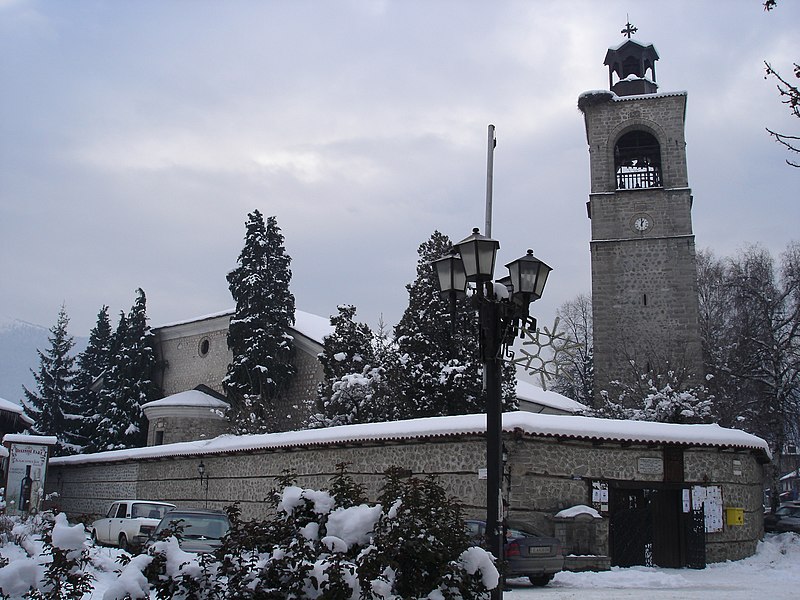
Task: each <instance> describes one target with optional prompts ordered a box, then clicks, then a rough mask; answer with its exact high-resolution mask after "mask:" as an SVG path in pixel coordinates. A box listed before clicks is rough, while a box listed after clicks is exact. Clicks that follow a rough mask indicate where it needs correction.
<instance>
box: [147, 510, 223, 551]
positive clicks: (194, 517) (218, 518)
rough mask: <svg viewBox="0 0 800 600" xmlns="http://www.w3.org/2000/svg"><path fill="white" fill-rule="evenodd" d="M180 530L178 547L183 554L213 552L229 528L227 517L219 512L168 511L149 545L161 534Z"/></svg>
mask: <svg viewBox="0 0 800 600" xmlns="http://www.w3.org/2000/svg"><path fill="white" fill-rule="evenodd" d="M170 527H172V528H177V529H181V533H180V536H179V538H178V539H179V541H178V545H179V546H180V547H181V550H184V551H185V552H198V553H200V552H213V551H214V550H216V549H217V548H219V547H220V545H221V544H222V538H223V537H225V534H227V533H228V531H229V530H230V528H231V524H230V521H228V516H227V515H226V514H225V513H224V512H222V511H221V510H210V509H207V508H179V509H175V510H171V511H169V512H168V513H167V514H166V515H164V518H163V519H161V522H160V523H159V524H158V526H157V527H156V530H155V532H153V535H152V536H151V538H150V540H151V541H150V543H152V542H153V541H155V540H157V539H159V538H161V537H162V532H164V531H165V530H167V529H169V528H170Z"/></svg>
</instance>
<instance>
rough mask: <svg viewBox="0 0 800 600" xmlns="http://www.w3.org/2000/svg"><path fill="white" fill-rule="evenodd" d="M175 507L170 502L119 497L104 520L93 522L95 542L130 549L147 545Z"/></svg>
mask: <svg viewBox="0 0 800 600" xmlns="http://www.w3.org/2000/svg"><path fill="white" fill-rule="evenodd" d="M173 508H175V505H174V504H169V503H168V502H152V501H150V500H118V501H116V502H114V504H112V505H111V508H109V509H108V512H107V513H106V516H105V518H104V519H98V520H97V521H95V522H94V523H92V530H91V531H92V541H93V542H94V543H95V544H110V545H112V546H119V547H120V548H122V549H123V550H127V549H128V548H130V547H131V546H139V545H141V544H143V543H144V542H145V541H146V540H147V538H148V537H149V536H150V534H151V533H153V531H154V530H155V528H156V525H158V523H159V521H161V519H162V518H163V517H164V515H165V514H167V512H169V511H170V510H172V509H173Z"/></svg>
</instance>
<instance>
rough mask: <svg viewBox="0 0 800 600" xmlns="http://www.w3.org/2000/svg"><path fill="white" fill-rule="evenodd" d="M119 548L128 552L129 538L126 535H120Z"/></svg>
mask: <svg viewBox="0 0 800 600" xmlns="http://www.w3.org/2000/svg"><path fill="white" fill-rule="evenodd" d="M119 547H120V548H122V549H123V550H125V551H127V550H128V537H127V536H126V535H125V534H124V533H120V534H119Z"/></svg>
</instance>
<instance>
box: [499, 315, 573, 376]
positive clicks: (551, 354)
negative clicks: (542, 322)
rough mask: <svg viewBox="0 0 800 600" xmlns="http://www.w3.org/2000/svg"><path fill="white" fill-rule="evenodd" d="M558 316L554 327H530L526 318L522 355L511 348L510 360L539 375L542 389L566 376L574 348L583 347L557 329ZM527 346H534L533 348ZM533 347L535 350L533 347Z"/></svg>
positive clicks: (523, 330) (523, 327)
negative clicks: (554, 379)
mask: <svg viewBox="0 0 800 600" xmlns="http://www.w3.org/2000/svg"><path fill="white" fill-rule="evenodd" d="M558 322H559V318H558V317H556V319H555V321H554V322H553V328H552V329H548V328H547V327H543V328H541V329H539V328H536V329H534V330H530V329H528V328H527V327H526V325H527V322H526V323H524V324H523V325H522V328H521V333H522V335H523V336H524V337H525V338H526V339H525V341H524V342H522V346H523V347H522V348H520V349H519V353H520V354H521V355H522V356H521V357H519V358H516V357H515V356H514V351H513V350H510V351H509V355H510V357H511V358H510V359H511V362H512V363H514V364H515V365H519V366H521V367H522V368H523V369H525V371H526V372H527V373H528V374H529V375H533V376H538V377H539V379H540V381H541V383H542V389H544V390H547V382H548V381H549V380H551V379H553V378H555V377H558V376H565V377H566V376H567V374H566V372H565V371H564V368H565V367H566V366H567V364H568V361H569V359H570V358H572V357H573V356H574V355H575V352H574V351H575V350H576V349H578V348H580V346H581V345H580V344H579V343H577V342H575V341H573V340H572V339H570V338H569V337H567V335H566V334H565V333H564V332H559V331H558ZM525 346H532V347H533V348H532V349H531V350H528V349H526V348H525ZM532 350H533V351H532Z"/></svg>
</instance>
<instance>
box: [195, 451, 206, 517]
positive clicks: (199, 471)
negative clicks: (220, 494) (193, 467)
mask: <svg viewBox="0 0 800 600" xmlns="http://www.w3.org/2000/svg"><path fill="white" fill-rule="evenodd" d="M197 475H198V476H199V477H200V487H203V483H204V482H205V492H206V496H205V504H204V506H205V507H206V508H208V473H206V466H205V464H203V461H202V460H201V461H200V464H199V465H197Z"/></svg>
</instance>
